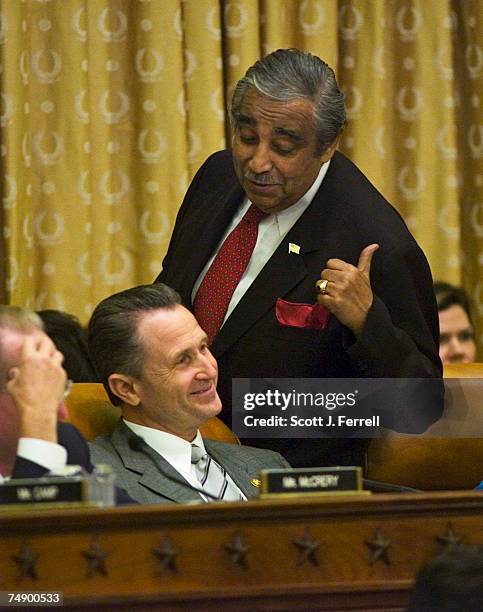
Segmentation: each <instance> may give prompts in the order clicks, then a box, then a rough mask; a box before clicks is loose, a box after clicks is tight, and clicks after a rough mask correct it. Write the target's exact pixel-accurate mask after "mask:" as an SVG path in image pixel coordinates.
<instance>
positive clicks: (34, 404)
mask: <svg viewBox="0 0 483 612" xmlns="http://www.w3.org/2000/svg"><path fill="white" fill-rule="evenodd" d="M62 361H63V356H62V353H60V352H59V351H58V350H57V349H56V347H55V345H54V343H53V342H52V341H51V340H50V338H49V337H48V336H46V335H45V334H43V333H42V334H35V335H34V334H32V335H27V336H25V340H24V342H23V345H22V347H21V349H20V355H19V362H18V365H16V366H14V367H12V368H10V370H9V372H8V381H7V384H6V389H7V391H8V393H9V394H10V395H11V396H12V398H13V400H14V402H15V405H16V407H17V410H18V412H19V417H20V436H21V437H26V438H38V439H43V440H50V441H53V442H56V440H57V429H56V423H57V411H58V407H59V404H60V403H61V401H62V399H63V396H64V391H65V385H66V380H67V375H66V372H65V370H64V368H63V367H62Z"/></svg>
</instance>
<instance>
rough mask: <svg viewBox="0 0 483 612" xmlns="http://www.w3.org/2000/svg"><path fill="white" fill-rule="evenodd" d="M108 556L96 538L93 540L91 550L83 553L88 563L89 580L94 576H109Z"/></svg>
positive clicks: (87, 574) (87, 573)
mask: <svg viewBox="0 0 483 612" xmlns="http://www.w3.org/2000/svg"><path fill="white" fill-rule="evenodd" d="M108 554H109V553H108V552H106V551H105V550H104V549H103V548H102V546H101V545H100V544H99V542H98V541H97V540H96V538H93V539H92V542H91V545H90V546H89V548H88V549H87V550H83V551H82V556H83V557H85V559H86V561H87V571H86V576H87V578H91V577H92V576H93V575H94V574H102V575H103V576H107V568H106V557H107V556H108Z"/></svg>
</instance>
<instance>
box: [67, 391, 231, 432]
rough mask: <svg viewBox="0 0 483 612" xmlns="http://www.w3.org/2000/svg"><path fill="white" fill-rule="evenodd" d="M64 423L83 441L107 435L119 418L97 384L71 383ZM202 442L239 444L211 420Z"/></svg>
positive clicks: (219, 422)
mask: <svg viewBox="0 0 483 612" xmlns="http://www.w3.org/2000/svg"><path fill="white" fill-rule="evenodd" d="M66 404H67V409H68V412H69V416H68V419H67V420H68V421H69V422H70V423H72V424H73V425H75V427H77V429H78V430H79V431H80V432H81V433H82V434H83V436H84V437H85V438H86V440H92V438H96V437H97V436H106V435H108V434H110V433H111V432H112V431H113V429H114V427H115V426H116V423H117V421H118V419H119V417H120V416H121V409H120V408H119V407H118V406H113V405H112V404H111V402H110V401H109V398H108V396H107V393H106V391H105V389H104V387H103V386H102V384H101V383H74V384H73V385H72V390H71V392H70V395H69V397H68V398H67V400H66ZM200 431H201V434H202V436H203V437H204V438H208V439H210V440H220V441H222V442H229V443H231V444H240V441H239V440H238V438H237V437H236V436H235V434H234V433H233V432H232V431H231V429H229V428H228V427H227V426H226V425H225V424H224V423H223V421H221V420H220V419H218V418H217V417H214V418H212V419H210V420H209V421H207V422H206V423H205V424H204V425H203V426H202V427H201V428H200Z"/></svg>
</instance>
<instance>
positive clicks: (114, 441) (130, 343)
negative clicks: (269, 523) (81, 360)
mask: <svg viewBox="0 0 483 612" xmlns="http://www.w3.org/2000/svg"><path fill="white" fill-rule="evenodd" d="M88 344H89V353H90V356H91V359H92V362H93V364H94V367H95V368H96V371H97V374H98V375H99V378H100V379H101V381H102V382H103V384H104V387H105V389H106V391H107V393H108V394H109V397H110V399H111V402H112V403H113V404H115V405H119V406H120V407H121V411H122V419H120V420H119V423H118V425H117V426H116V428H115V430H114V431H113V433H112V434H111V435H109V436H106V437H103V438H96V439H94V440H92V441H91V442H89V446H90V449H91V453H92V457H93V460H94V461H96V462H100V463H109V464H110V465H111V466H112V467H113V470H114V473H115V474H116V478H117V482H119V484H120V485H121V486H122V487H123V488H124V489H125V490H126V491H127V492H128V493H129V495H130V496H131V497H132V498H133V499H135V500H136V501H138V502H140V503H151V504H152V503H186V502H192V501H199V502H201V501H203V500H204V501H212V500H213V498H214V499H216V500H219V501H241V500H242V499H247V498H249V497H255V496H258V488H257V487H258V485H259V484H260V483H259V480H258V476H259V473H260V471H261V470H262V469H265V468H267V469H268V468H287V467H290V466H289V465H288V464H287V462H286V461H285V460H284V459H283V457H281V456H280V455H277V454H276V453H273V452H271V451H269V450H266V449H260V448H251V447H247V446H240V445H237V444H228V443H226V442H220V441H215V440H207V439H204V438H202V436H201V433H200V431H199V428H200V427H201V425H203V423H205V422H206V421H207V420H208V419H210V418H211V417H214V416H216V415H217V414H218V413H219V412H220V410H221V403H220V398H219V397H218V393H217V391H216V384H217V379H218V367H217V364H216V360H215V359H214V357H213V355H212V354H211V353H210V350H209V348H208V343H207V337H206V334H205V332H204V331H203V330H202V329H201V328H200V326H199V325H198V323H197V321H196V319H195V318H194V316H193V315H192V314H191V313H190V311H189V310H187V309H186V308H185V307H184V306H182V305H181V304H180V298H179V295H178V294H177V293H176V292H175V291H173V289H171V288H170V287H167V286H166V285H163V284H158V285H143V286H140V287H133V288H132V289H127V290H125V291H121V292H120V293H116V294H115V295H111V296H110V297H108V298H106V299H105V300H103V301H102V302H100V304H98V305H97V307H96V309H95V310H94V312H93V313H92V317H91V320H90V322H89V336H88Z"/></svg>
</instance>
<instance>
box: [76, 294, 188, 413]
mask: <svg viewBox="0 0 483 612" xmlns="http://www.w3.org/2000/svg"><path fill="white" fill-rule="evenodd" d="M178 304H181V299H180V297H179V295H178V293H176V291H175V290H174V289H171V287H168V286H167V285H164V284H163V283H157V284H154V285H140V286H139V287H132V288H131V289H126V290H125V291H121V292H119V293H115V294H114V295H111V296H110V297H108V298H106V299H104V300H102V302H100V303H99V304H98V305H97V306H96V308H95V310H94V312H93V313H92V317H91V320H90V321H89V327H88V339H87V344H88V348H89V356H90V358H91V361H92V363H93V365H94V368H95V370H96V373H97V375H98V377H99V380H100V381H101V382H102V383H103V385H104V388H105V390H106V392H107V394H108V395H109V399H110V400H111V402H112V403H113V404H114V405H116V406H118V405H119V404H120V403H121V400H120V399H119V398H118V397H117V396H115V395H114V394H113V393H112V392H111V389H110V387H109V376H110V375H111V374H114V373H117V374H127V375H129V376H134V377H135V378H140V376H141V374H142V368H143V363H144V357H145V353H144V347H143V344H142V342H141V340H140V338H139V336H138V323H139V319H140V318H141V317H142V315H143V314H145V313H146V312H150V311H153V310H159V309H161V308H166V309H172V308H175V307H176V306H177V305H178Z"/></svg>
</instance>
